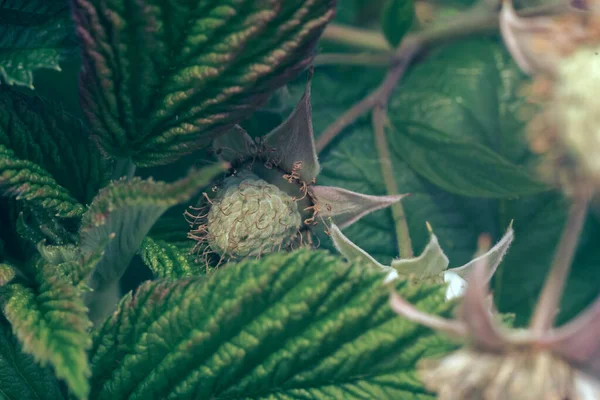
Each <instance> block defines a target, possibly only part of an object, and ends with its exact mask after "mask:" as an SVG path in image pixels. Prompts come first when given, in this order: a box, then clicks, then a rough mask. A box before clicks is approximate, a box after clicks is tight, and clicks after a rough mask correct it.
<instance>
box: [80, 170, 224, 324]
mask: <svg viewBox="0 0 600 400" xmlns="http://www.w3.org/2000/svg"><path fill="white" fill-rule="evenodd" d="M222 171H223V166H222V165H213V166H211V167H206V168H203V169H201V170H195V171H192V172H190V174H189V175H188V176H187V177H186V178H184V179H181V180H179V181H176V182H173V183H164V182H156V181H153V180H152V179H148V180H141V179H139V178H134V179H132V180H126V179H121V180H119V181H114V182H112V183H111V184H110V185H108V186H107V187H105V188H103V189H102V190H101V191H100V193H99V194H98V196H96V198H95V199H94V200H93V201H92V204H91V205H90V207H89V209H88V210H87V211H86V213H85V214H84V216H83V219H82V223H81V231H80V246H81V251H82V254H83V256H84V257H89V256H90V255H92V254H97V253H99V252H103V255H102V256H101V258H100V260H99V261H98V262H97V263H96V264H95V268H94V270H93V271H91V275H90V277H89V280H88V285H89V287H90V288H91V289H92V290H94V291H95V293H92V298H91V299H89V300H88V304H90V308H91V313H92V318H93V319H94V320H96V318H98V319H102V317H103V316H102V315H95V314H96V311H95V308H93V307H94V306H93V305H92V303H93V301H94V299H93V296H95V295H96V294H97V295H98V296H101V295H102V292H103V291H105V290H113V288H114V285H115V284H116V283H118V280H119V279H120V278H121V276H122V275H123V273H124V272H125V269H126V268H127V266H128V265H129V263H130V261H131V259H132V258H133V256H134V255H135V254H136V252H137V250H138V248H139V246H140V244H141V243H142V240H144V238H145V237H146V235H147V234H148V231H149V230H150V228H151V227H152V225H153V224H154V223H155V222H156V220H157V219H158V218H159V217H160V216H161V215H162V214H163V213H164V212H165V211H166V210H167V209H168V208H169V207H171V206H174V205H176V204H179V203H182V202H185V201H188V200H189V199H190V198H191V197H192V196H193V195H194V194H196V193H197V192H198V190H199V189H200V188H202V187H203V186H206V185H208V183H209V182H210V181H211V179H212V178H213V177H214V176H215V175H216V174H218V173H219V172H222ZM182 218H183V217H182ZM98 312H99V313H100V314H102V313H103V312H100V311H98Z"/></svg>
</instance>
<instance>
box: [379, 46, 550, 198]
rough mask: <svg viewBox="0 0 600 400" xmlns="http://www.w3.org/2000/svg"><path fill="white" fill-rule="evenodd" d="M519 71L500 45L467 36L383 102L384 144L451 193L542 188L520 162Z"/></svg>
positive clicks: (505, 193)
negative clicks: (386, 106) (385, 114)
mask: <svg viewBox="0 0 600 400" xmlns="http://www.w3.org/2000/svg"><path fill="white" fill-rule="evenodd" d="M522 81H523V79H522V75H521V73H520V71H519V70H518V68H517V67H516V65H515V64H514V63H513V62H512V60H511V58H510V56H509V54H508V53H507V52H506V51H505V50H504V48H503V47H501V46H500V45H498V44H497V43H495V42H494V41H491V40H469V41H463V42H458V43H456V44H453V45H450V46H447V47H444V48H442V49H440V50H439V51H437V52H435V54H433V55H431V57H430V58H429V59H428V60H427V61H426V62H424V63H422V64H419V65H417V66H416V67H415V68H414V69H413V70H412V71H411V73H410V74H409V76H408V78H407V80H406V81H405V82H404V83H403V84H402V85H400V86H399V87H398V89H397V90H396V91H395V93H394V94H393V96H392V99H391V100H390V105H389V118H390V121H391V128H390V129H389V130H388V132H387V138H388V141H389V145H390V147H391V149H392V150H393V151H395V152H397V153H398V154H400V155H401V156H402V158H403V159H404V160H405V161H406V162H407V163H408V164H409V165H410V166H411V167H412V168H413V169H414V170H415V171H416V172H417V173H419V174H420V175H422V176H424V177H425V178H427V179H428V180H429V181H431V182H433V183H434V184H436V185H438V186H439V187H441V188H443V189H444V190H447V191H449V192H451V193H456V194H461V195H465V196H477V197H495V198H510V197H515V196H520V195H528V194H534V193H538V192H541V191H544V190H547V187H546V186H545V185H544V184H542V183H541V182H540V181H538V180H537V179H536V178H535V176H534V175H533V174H532V173H531V171H529V169H528V168H527V166H526V163H527V161H528V154H527V151H526V149H527V147H526V145H525V144H524V140H525V137H524V135H523V134H522V132H523V126H524V125H523V121H520V120H519V119H518V118H517V115H518V114H519V113H520V112H522V110H523V105H524V103H525V101H526V100H525V99H524V98H522V97H519V96H518V95H517V91H518V89H519V85H520V84H521V82H522Z"/></svg>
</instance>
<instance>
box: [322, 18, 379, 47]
mask: <svg viewBox="0 0 600 400" xmlns="http://www.w3.org/2000/svg"><path fill="white" fill-rule="evenodd" d="M321 39H323V40H328V41H331V42H336V43H341V44H346V45H349V46H352V47H360V48H363V49H368V50H379V51H381V50H383V51H389V50H391V48H390V45H389V44H388V42H387V40H385V38H384V37H383V35H382V34H380V33H379V32H375V31H371V30H367V29H360V28H355V27H350V26H342V25H338V24H329V25H328V26H327V28H325V31H324V32H323V35H322V36H321Z"/></svg>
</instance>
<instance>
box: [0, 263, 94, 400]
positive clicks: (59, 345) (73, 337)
mask: <svg viewBox="0 0 600 400" xmlns="http://www.w3.org/2000/svg"><path fill="white" fill-rule="evenodd" d="M52 267H53V266H52V265H50V264H47V263H46V262H45V260H41V261H40V262H38V263H37V264H36V269H37V274H36V275H35V276H34V282H33V286H26V285H25V284H24V283H20V282H14V283H10V284H8V285H6V286H4V287H3V297H4V304H3V308H4V314H5V315H6V318H7V319H8V320H9V321H10V323H11V325H12V329H13V332H14V334H15V335H16V336H17V337H18V338H19V341H20V342H21V344H22V346H23V351H25V352H26V353H28V354H32V355H33V357H34V358H35V360H36V361H37V362H38V363H40V365H41V366H46V365H48V364H49V365H51V366H52V367H53V369H54V371H55V374H56V376H57V377H58V378H60V379H64V380H65V382H66V383H67V386H68V387H69V388H70V390H71V391H72V393H73V394H74V395H75V396H76V397H77V398H79V399H84V398H86V396H87V394H88V391H89V382H88V378H89V375H90V368H89V364H88V358H87V353H86V351H87V349H88V348H89V346H90V345H91V337H90V335H89V332H88V328H89V327H90V322H89V319H88V317H87V309H86V308H85V306H84V305H83V300H82V299H81V293H80V290H79V289H78V288H76V287H74V286H73V285H71V283H70V282H69V281H67V280H66V279H64V278H63V277H62V276H60V275H58V274H56V271H55V269H54V268H52Z"/></svg>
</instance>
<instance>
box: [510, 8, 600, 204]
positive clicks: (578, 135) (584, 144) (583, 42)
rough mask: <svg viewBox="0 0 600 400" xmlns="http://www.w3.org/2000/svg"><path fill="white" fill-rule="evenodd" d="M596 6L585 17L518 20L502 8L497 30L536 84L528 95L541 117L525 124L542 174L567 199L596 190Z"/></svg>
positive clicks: (599, 41) (599, 129)
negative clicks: (557, 187)
mask: <svg viewBox="0 0 600 400" xmlns="http://www.w3.org/2000/svg"><path fill="white" fill-rule="evenodd" d="M599 5H600V3H599V2H598V1H592V2H590V4H588V5H587V8H588V10H589V11H588V12H581V11H575V10H572V11H571V12H569V13H567V14H565V15H560V16H556V17H535V18H519V17H518V16H517V14H516V13H515V10H514V9H513V7H512V4H511V2H510V1H505V2H504V4H503V8H502V12H501V17H500V27H501V31H502V36H503V38H504V41H505V43H506V45H507V47H508V49H509V51H510V52H511V54H512V56H513V58H514V59H515V61H516V62H517V64H518V65H519V67H520V68H521V69H522V70H523V71H524V72H526V73H529V74H533V75H534V76H535V79H534V81H533V83H532V84H531V85H530V89H529V95H530V100H531V101H532V102H533V103H537V104H539V105H540V106H541V108H542V111H541V112H540V113H539V114H538V115H537V116H535V117H534V118H533V119H532V120H531V121H530V122H529V124H528V126H527V130H528V135H529V137H530V142H531V148H532V150H533V151H534V152H536V153H539V154H542V155H543V158H542V162H541V165H540V173H541V175H542V177H543V178H545V180H547V181H548V182H549V183H552V184H556V185H557V186H560V187H562V188H563V190H564V191H565V192H566V193H567V194H569V195H574V194H575V193H581V192H582V191H587V190H590V188H592V187H597V186H598V185H600V162H598V160H599V157H598V154H600V119H598V115H597V110H598V107H599V106H600V102H599V101H598V97H597V93H598V88H600V72H598V71H599V68H598V67H599V66H600V56H599V55H598V54H599V52H600V13H599V12H598V10H599V8H598V7H599Z"/></svg>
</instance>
